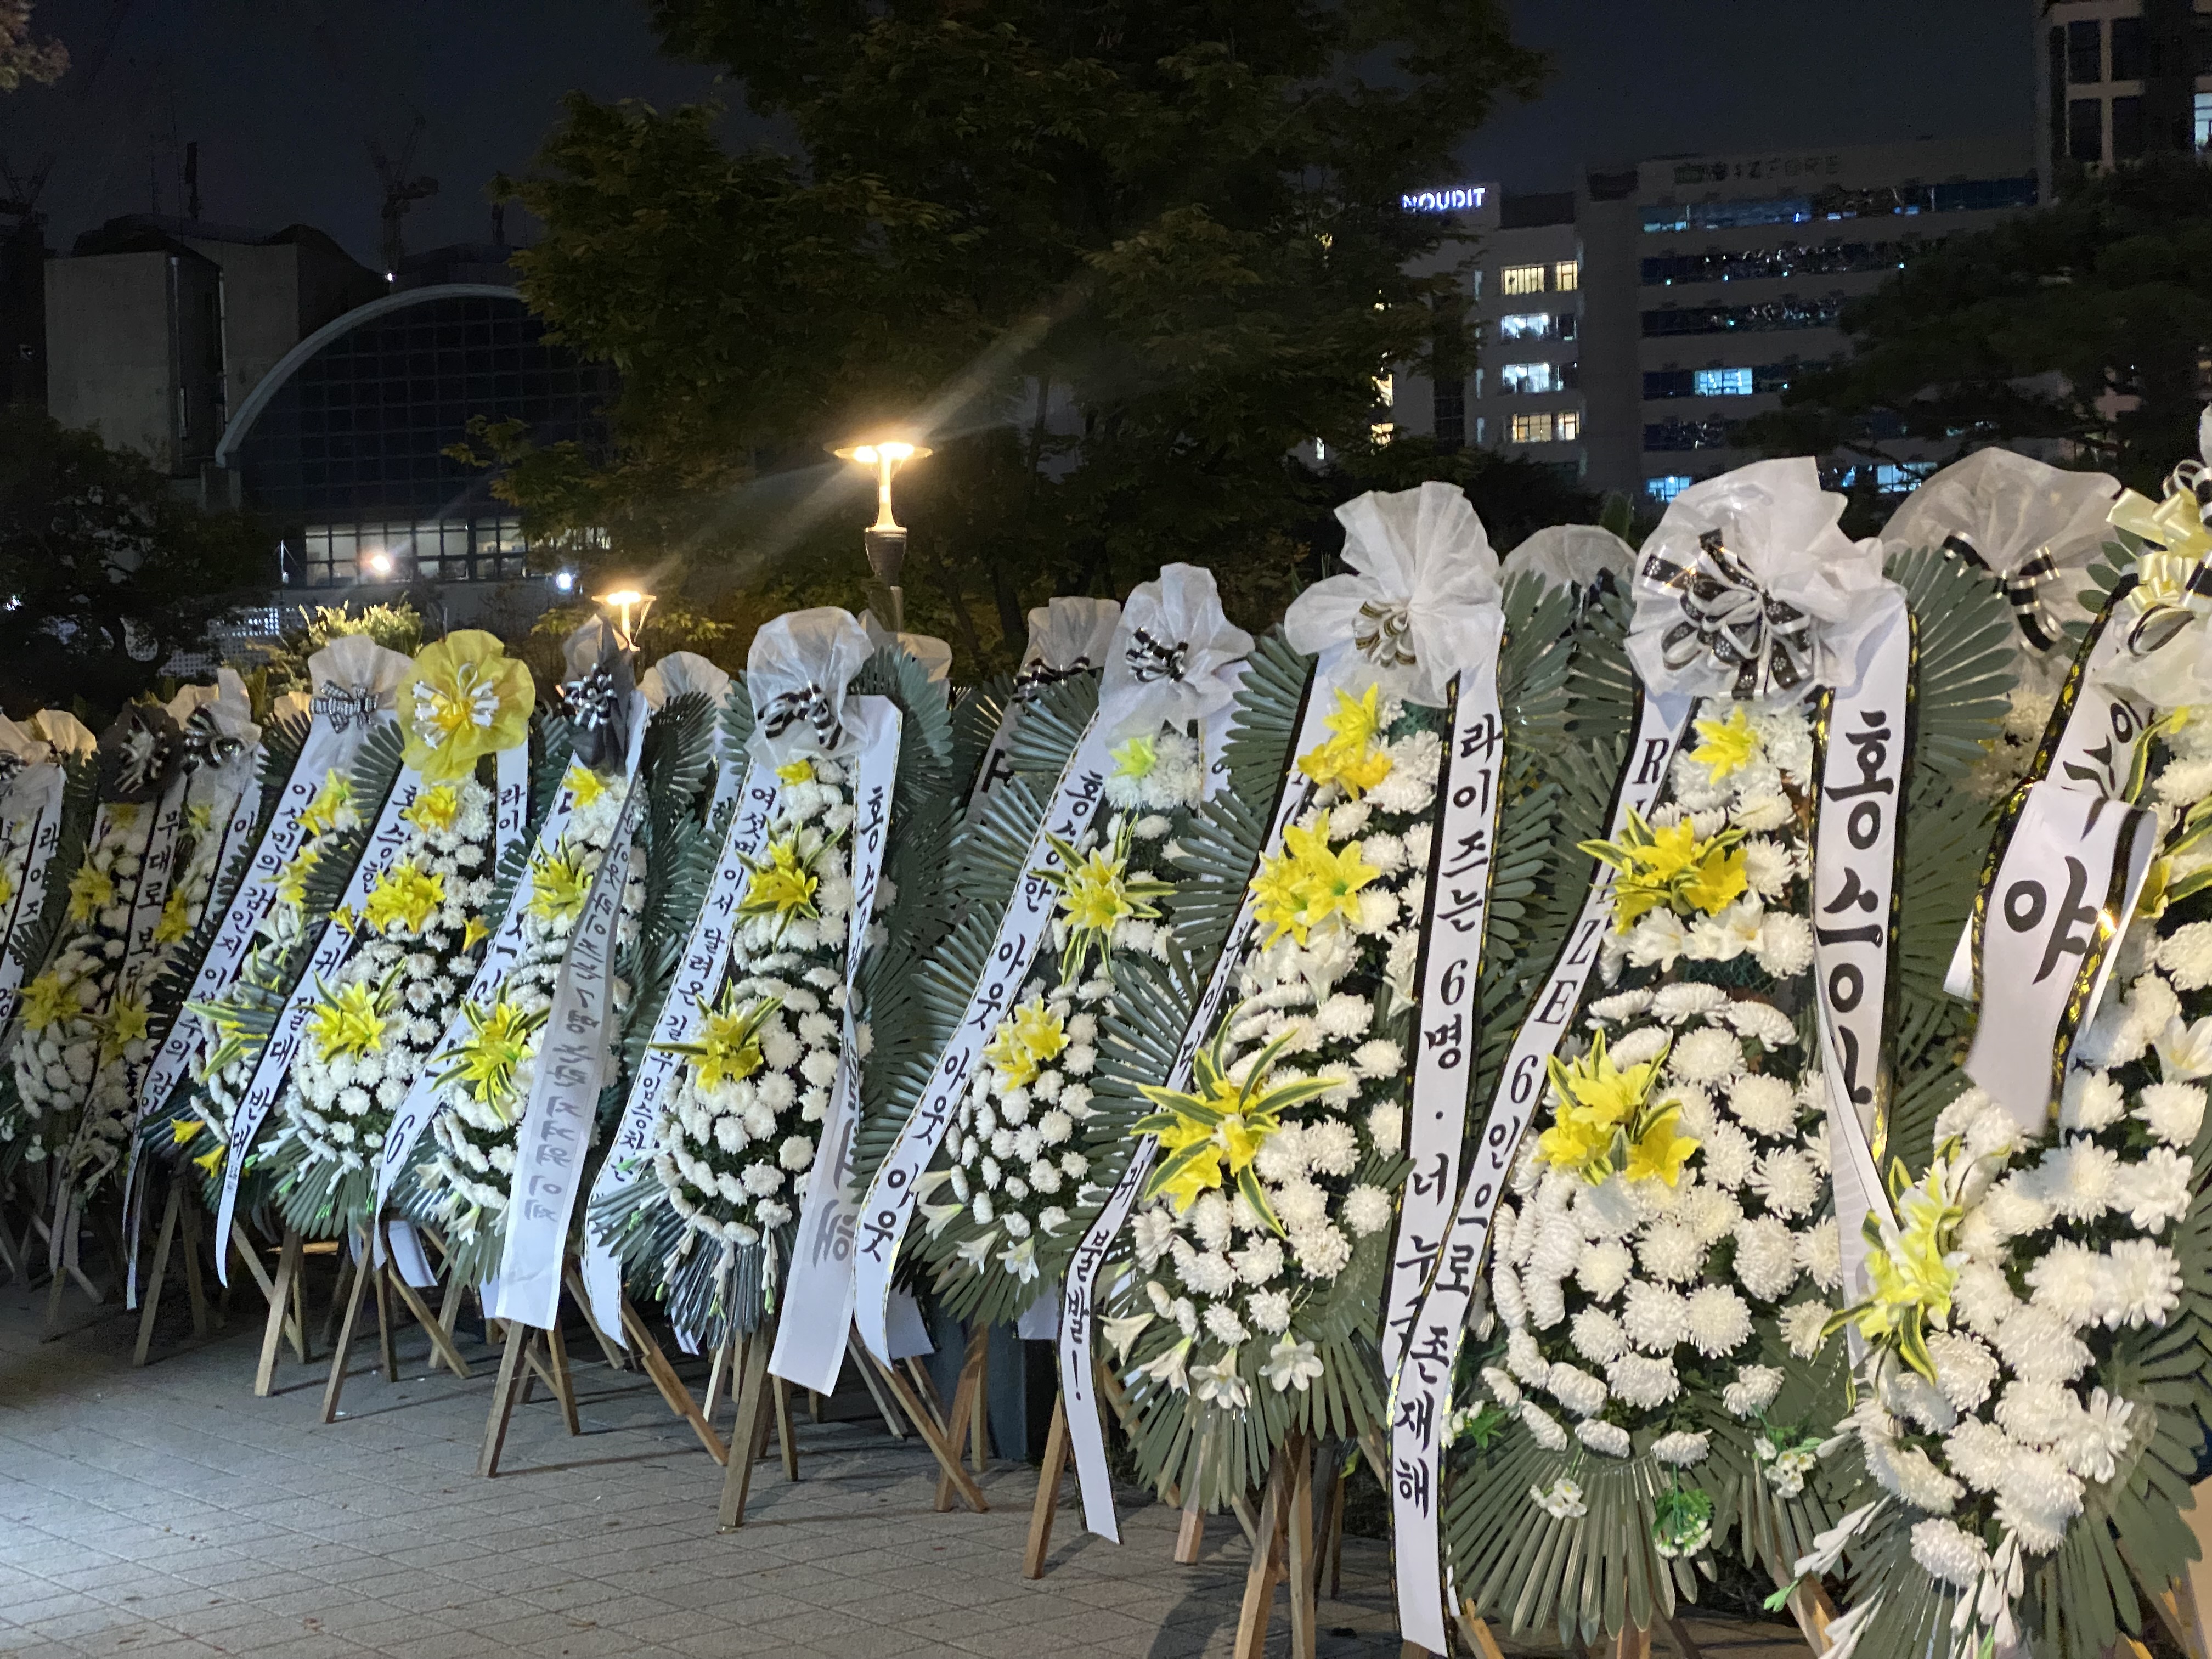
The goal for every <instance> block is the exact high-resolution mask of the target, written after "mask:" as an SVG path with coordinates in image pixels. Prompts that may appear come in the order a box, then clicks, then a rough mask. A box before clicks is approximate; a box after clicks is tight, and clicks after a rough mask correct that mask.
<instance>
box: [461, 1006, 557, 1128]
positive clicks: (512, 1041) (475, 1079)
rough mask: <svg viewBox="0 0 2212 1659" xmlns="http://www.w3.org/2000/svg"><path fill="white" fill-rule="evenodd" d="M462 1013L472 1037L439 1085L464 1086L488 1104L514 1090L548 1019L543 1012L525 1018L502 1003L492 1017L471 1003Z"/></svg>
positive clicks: (466, 1038) (463, 1044) (464, 1044)
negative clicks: (516, 1078)
mask: <svg viewBox="0 0 2212 1659" xmlns="http://www.w3.org/2000/svg"><path fill="white" fill-rule="evenodd" d="M461 1013H462V1016H463V1018H465V1019H466V1020H467V1021H468V1023H469V1035H468V1036H466V1037H465V1039H463V1041H462V1042H461V1046H460V1048H459V1050H458V1051H456V1053H455V1054H454V1055H453V1064H452V1065H450V1066H447V1068H446V1070H445V1072H444V1073H442V1074H441V1076H440V1077H439V1078H438V1079H437V1082H438V1085H439V1086H440V1087H441V1088H443V1087H444V1086H445V1085H447V1084H448V1083H461V1084H464V1085H466V1086H467V1088H468V1090H469V1091H470V1092H471V1094H473V1095H474V1096H475V1097H477V1099H478V1100H479V1101H482V1102H484V1103H487V1104H489V1103H494V1102H495V1101H498V1100H500V1099H501V1098H502V1097H505V1096H506V1095H507V1094H508V1093H509V1092H510V1091H512V1090H513V1087H514V1073H515V1071H516V1068H517V1067H519V1066H520V1065H521V1064H522V1062H523V1061H524V1060H527V1059H528V1058H529V1057H530V1053H531V1048H532V1039H533V1038H534V1037H536V1036H537V1035H538V1027H539V1026H541V1025H543V1024H544V1023H545V1016H544V1013H543V1012H538V1013H535V1014H526V1013H525V1012H522V1010H521V1009H520V1008H518V1007H516V1006H514V1005H513V1003H511V1002H503V1001H502V1002H497V1003H494V1004H493V1005H492V1008H491V1012H489V1013H479V1012H477V1006H476V1004H474V1003H472V1002H469V1003H464V1004H462V1005H461Z"/></svg>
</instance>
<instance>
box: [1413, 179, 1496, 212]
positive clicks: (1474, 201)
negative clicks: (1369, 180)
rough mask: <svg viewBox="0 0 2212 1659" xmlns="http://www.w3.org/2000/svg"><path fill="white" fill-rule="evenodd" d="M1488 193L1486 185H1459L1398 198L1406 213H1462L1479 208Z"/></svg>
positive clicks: (1488, 187) (1488, 188)
mask: <svg viewBox="0 0 2212 1659" xmlns="http://www.w3.org/2000/svg"><path fill="white" fill-rule="evenodd" d="M1489 195H1490V186H1489V185H1459V186H1457V187H1456V188H1455V189H1452V190H1425V191H1420V192H1419V194H1418V195H1413V194H1409V195H1405V196H1401V197H1399V198H1398V205H1399V206H1400V207H1401V208H1402V209H1404V210H1406V211H1407V213H1464V212H1467V211H1468V210H1470V209H1480V207H1481V206H1482V204H1483V203H1484V201H1485V200H1486V198H1487V197H1489Z"/></svg>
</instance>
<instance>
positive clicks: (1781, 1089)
mask: <svg viewBox="0 0 2212 1659" xmlns="http://www.w3.org/2000/svg"><path fill="white" fill-rule="evenodd" d="M1728 1104H1729V1111H1730V1112H1731V1113H1733V1114H1734V1115H1735V1119H1736V1121H1738V1122H1739V1123H1741V1124H1742V1125H1743V1127H1745V1128H1747V1129H1749V1130H1750V1131H1751V1132H1752V1133H1753V1134H1759V1135H1764V1136H1765V1137H1766V1138H1767V1139H1770V1140H1780V1139H1788V1138H1790V1137H1791V1136H1794V1135H1795V1134H1796V1133H1797V1096H1796V1090H1795V1089H1793V1088H1792V1087H1791V1085H1790V1084H1788V1083H1786V1082H1784V1080H1783V1079H1780V1078H1778V1077H1774V1076H1771V1075H1769V1074H1767V1073H1760V1072H1750V1073H1745V1074H1744V1075H1743V1076H1741V1077H1739V1078H1738V1079H1736V1080H1735V1083H1734V1084H1733V1085H1730V1087H1729V1091H1728Z"/></svg>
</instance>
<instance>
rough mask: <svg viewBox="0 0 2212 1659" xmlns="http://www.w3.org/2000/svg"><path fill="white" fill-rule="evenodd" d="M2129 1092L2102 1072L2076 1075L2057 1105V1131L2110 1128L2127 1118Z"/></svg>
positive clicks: (2200, 1095)
mask: <svg viewBox="0 0 2212 1659" xmlns="http://www.w3.org/2000/svg"><path fill="white" fill-rule="evenodd" d="M2203 1100H2204V1097H2203V1091H2201V1090H2200V1091H2197V1109H2198V1110H2199V1111H2200V1112H2201V1111H2202V1110H2203ZM2127 1109H2128V1097H2127V1091H2125V1090H2124V1089H2123V1088H2121V1087H2120V1085H2118V1084H2117V1083H2115V1082H2113V1081H2112V1079H2110V1078H2108V1077H2106V1075H2105V1074H2104V1073H2101V1072H2075V1073H2070V1074H2069V1076H2068V1078H2067V1079H2066V1088H2065V1091H2064V1092H2063V1094H2062V1095H2061V1096H2060V1097H2059V1101H2058V1127H2059V1128H2060V1129H2062V1130H2064V1131H2066V1132H2068V1133H2085V1134H2086V1133H2092V1132H2093V1131H2095V1130H2098V1129H2105V1128H2110V1127H2112V1125H2113V1124H2115V1123H2117V1122H2118V1121H2120V1119H2121V1118H2123V1117H2124V1116H2125V1115H2127Z"/></svg>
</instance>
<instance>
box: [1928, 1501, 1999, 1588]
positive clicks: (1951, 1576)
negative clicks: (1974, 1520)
mask: <svg viewBox="0 0 2212 1659" xmlns="http://www.w3.org/2000/svg"><path fill="white" fill-rule="evenodd" d="M1912 1559H1913V1560H1914V1561H1915V1562H1917V1564H1918V1565H1919V1567H1920V1570H1921V1571H1923V1572H1925V1573H1926V1574H1928V1576H1929V1577H1931V1578H1935V1579H1938V1580H1940V1581H1941V1582H1942V1583H1946V1584H1948V1585H1950V1586H1951V1587H1952V1588H1954V1589H1961V1590H1971V1589H1974V1588H1975V1587H1976V1586H1977V1585H1978V1584H1979V1583H1981V1581H1982V1577H1983V1575H1984V1573H1986V1572H1988V1571H1989V1568H1990V1552H1989V1547H1988V1546H1986V1545H1985V1544H1984V1543H1983V1542H1982V1541H1981V1540H1980V1539H1978V1538H1977V1537H1975V1536H1974V1535H1973V1534H1972V1533H1970V1532H1967V1531H1966V1530H1965V1529H1963V1528H1960V1526H1958V1525H1957V1524H1956V1523H1955V1522H1950V1521H1946V1520H1943V1519H1942V1518H1941V1517H1940V1516H1939V1517H1934V1518H1931V1519H1929V1520H1926V1521H1922V1522H1916V1523H1915V1525H1914V1526H1913V1528H1912Z"/></svg>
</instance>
